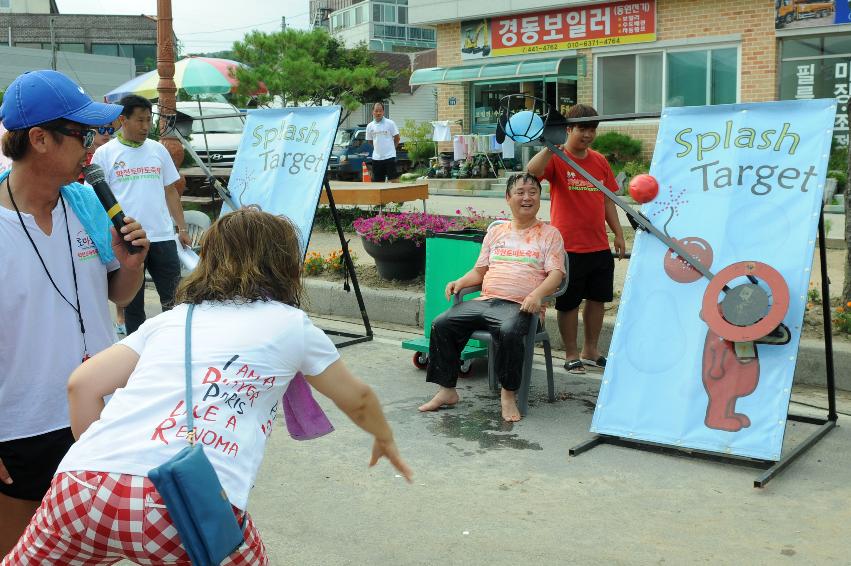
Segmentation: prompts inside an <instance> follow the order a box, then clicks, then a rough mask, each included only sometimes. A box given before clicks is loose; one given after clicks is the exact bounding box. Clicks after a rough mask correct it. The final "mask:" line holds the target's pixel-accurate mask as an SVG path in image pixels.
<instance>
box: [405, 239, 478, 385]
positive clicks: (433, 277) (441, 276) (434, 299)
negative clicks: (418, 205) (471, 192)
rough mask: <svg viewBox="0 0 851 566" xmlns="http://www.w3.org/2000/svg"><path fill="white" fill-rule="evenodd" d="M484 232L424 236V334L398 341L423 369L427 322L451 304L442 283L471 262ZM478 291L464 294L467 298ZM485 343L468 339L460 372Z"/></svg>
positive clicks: (470, 267)
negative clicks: (412, 351) (411, 352)
mask: <svg viewBox="0 0 851 566" xmlns="http://www.w3.org/2000/svg"><path fill="white" fill-rule="evenodd" d="M484 237H485V234H484V232H482V231H480V230H458V231H451V232H436V233H434V234H432V235H430V236H428V237H427V238H426V269H425V309H424V310H425V315H424V318H423V330H424V336H423V337H422V338H415V339H412V340H405V341H403V342H402V348H404V349H406V350H414V352H415V354H414V360H413V361H414V365H415V366H416V367H418V368H420V369H425V367H426V365H428V343H429V336H430V335H431V322H432V321H433V320H434V319H435V317H437V316H438V315H439V314H440V313H442V312H443V311H445V310H446V309H448V308H449V307H450V306H452V301H447V300H446V297H445V296H444V291H445V290H446V284H447V283H449V282H450V281H453V280H455V279H458V278H459V277H461V276H462V275H464V274H465V273H467V272H468V271H469V270H470V269H472V267H473V265H475V263H476V260H477V259H478V257H479V252H480V251H481V249H482V240H483V239H484ZM478 295H479V294H478V293H475V294H471V295H468V297H469V298H470V299H472V298H475V297H477V296H478ZM487 352H488V349H487V346H486V345H484V344H482V343H481V342H479V341H478V340H470V342H468V343H467V346H466V347H465V348H464V351H463V352H462V353H461V361H462V362H464V363H462V365H461V373H467V372H468V371H469V369H470V363H469V361H470V360H472V359H473V358H482V357H485V356H487Z"/></svg>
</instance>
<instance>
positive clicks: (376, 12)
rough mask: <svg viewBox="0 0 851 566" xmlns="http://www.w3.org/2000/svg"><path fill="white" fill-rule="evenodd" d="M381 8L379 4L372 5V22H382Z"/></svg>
mask: <svg viewBox="0 0 851 566" xmlns="http://www.w3.org/2000/svg"><path fill="white" fill-rule="evenodd" d="M382 8H383V6H382V5H381V4H373V5H372V21H373V22H383V21H384V10H382Z"/></svg>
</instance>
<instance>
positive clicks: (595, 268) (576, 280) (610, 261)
mask: <svg viewBox="0 0 851 566" xmlns="http://www.w3.org/2000/svg"><path fill="white" fill-rule="evenodd" d="M567 258H568V277H569V278H570V280H569V281H568V283H567V290H566V291H565V292H564V294H563V295H562V296H560V297H558V298H557V299H556V310H558V311H572V310H573V309H575V308H577V307H578V306H579V304H580V303H581V302H582V299H588V300H589V301H597V302H600V303H608V302H611V300H612V299H613V298H614V286H615V258H614V256H612V252H611V250H602V251H599V252H589V253H573V252H567Z"/></svg>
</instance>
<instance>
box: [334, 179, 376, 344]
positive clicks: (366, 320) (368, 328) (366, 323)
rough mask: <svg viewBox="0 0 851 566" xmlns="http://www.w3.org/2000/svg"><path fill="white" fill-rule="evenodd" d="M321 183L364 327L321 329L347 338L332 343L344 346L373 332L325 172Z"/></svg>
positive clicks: (361, 339)
mask: <svg viewBox="0 0 851 566" xmlns="http://www.w3.org/2000/svg"><path fill="white" fill-rule="evenodd" d="M322 183H323V185H324V186H325V194H326V195H328V208H329V209H331V216H332V217H333V218H334V225H335V226H336V227H337V235H338V236H339V237H340V247H341V248H342V250H343V258H344V260H345V262H346V270H347V271H348V273H349V276H350V277H351V278H352V287H354V290H355V297H356V298H357V301H358V308H359V309H360V315H361V319H362V320H363V326H364V329H366V334H353V333H351V332H343V331H341V330H325V329H323V332H325V334H331V335H333V336H341V337H343V338H349V340H344V341H342V342H336V341H335V342H334V345H335V346H336V347H337V348H344V347H346V346H351V345H353V344H360V343H361V342H369V341H370V340H372V338H373V334H372V327H371V326H370V324H369V316H368V315H367V314H366V306H365V305H364V302H363V295H361V292H360V285H358V275H357V273H356V272H355V264H354V262H352V255H351V254H350V253H349V243H348V242H347V241H346V236H345V234H343V226H342V225H341V224H340V215H339V214H338V213H337V206H336V205H335V204H334V195H333V194H332V193H331V183H329V182H328V174H327V172H326V174H325V178H324V179H323V181H322ZM346 290H348V289H346Z"/></svg>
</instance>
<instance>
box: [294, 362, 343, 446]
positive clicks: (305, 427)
mask: <svg viewBox="0 0 851 566" xmlns="http://www.w3.org/2000/svg"><path fill="white" fill-rule="evenodd" d="M284 418H285V419H286V421H287V431H288V432H289V433H290V436H292V437H293V438H294V439H296V440H312V439H314V438H319V437H320V436H325V435H326V434H328V433H329V432H333V431H334V426H333V425H332V424H331V421H329V420H328V417H326V416H325V412H324V411H323V410H322V407H320V406H319V403H317V402H316V399H314V398H313V393H312V392H311V389H310V384H308V383H307V380H306V379H305V378H304V375H302V373H301V372H298V373H297V374H295V377H294V378H293V380H292V381H290V384H289V386H288V387H287V390H286V392H284Z"/></svg>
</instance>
